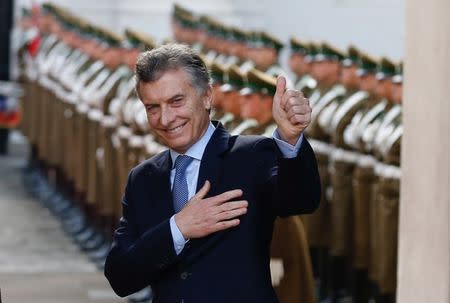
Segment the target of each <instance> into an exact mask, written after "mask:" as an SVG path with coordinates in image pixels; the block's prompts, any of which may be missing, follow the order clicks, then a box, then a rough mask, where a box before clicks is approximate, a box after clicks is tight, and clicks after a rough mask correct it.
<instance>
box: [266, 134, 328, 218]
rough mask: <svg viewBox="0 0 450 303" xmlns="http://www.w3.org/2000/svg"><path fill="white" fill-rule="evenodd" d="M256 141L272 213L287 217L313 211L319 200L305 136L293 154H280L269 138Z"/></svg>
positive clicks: (312, 157) (313, 159)
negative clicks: (258, 146) (292, 155)
mask: <svg viewBox="0 0 450 303" xmlns="http://www.w3.org/2000/svg"><path fill="white" fill-rule="evenodd" d="M266 142H267V143H266ZM259 145H261V146H260V148H262V153H261V154H262V158H261V159H262V160H263V161H262V162H261V163H260V165H259V167H260V169H261V170H262V171H260V173H261V174H262V176H265V177H264V178H265V180H266V181H265V183H269V186H266V187H265V191H270V192H265V194H266V197H271V201H270V204H271V207H272V209H273V212H274V214H275V215H277V216H280V217H287V216H292V215H298V214H307V213H312V212H313V211H315V210H316V209H317V208H318V207H319V202H320V192H321V188H320V177H319V171H318V168H317V161H316V157H315V155H314V151H313V149H312V148H311V145H310V144H309V142H308V141H307V140H306V138H303V142H302V144H301V147H300V150H299V152H298V154H297V156H296V157H294V158H283V157H282V155H281V154H280V152H279V150H278V148H277V147H276V144H275V143H274V142H273V141H272V144H270V142H268V141H267V140H264V141H261V142H260V143H259Z"/></svg>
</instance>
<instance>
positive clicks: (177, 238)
mask: <svg viewBox="0 0 450 303" xmlns="http://www.w3.org/2000/svg"><path fill="white" fill-rule="evenodd" d="M169 223H170V231H171V232H172V240H173V248H174V249H175V253H176V254H177V255H179V254H180V253H181V251H182V250H183V248H184V245H185V244H186V240H185V239H184V237H183V234H182V233H181V231H180V229H179V228H178V226H177V223H176V222H175V215H173V216H172V217H171V218H170V221H169Z"/></svg>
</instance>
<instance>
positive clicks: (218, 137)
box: [195, 123, 230, 196]
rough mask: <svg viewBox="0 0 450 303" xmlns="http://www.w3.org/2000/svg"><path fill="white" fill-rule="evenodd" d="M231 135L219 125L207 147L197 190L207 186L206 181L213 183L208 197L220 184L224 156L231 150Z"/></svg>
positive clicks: (201, 164)
mask: <svg viewBox="0 0 450 303" xmlns="http://www.w3.org/2000/svg"><path fill="white" fill-rule="evenodd" d="M229 138H230V134H229V133H228V132H227V131H226V130H225V128H223V126H222V124H220V123H217V125H216V130H215V131H214V134H213V135H212V137H211V139H210V140H209V142H208V144H207V145H206V148H205V152H204V153H203V158H202V161H201V163H200V170H199V173H198V180H197V189H196V191H195V192H198V191H199V189H200V188H201V187H202V186H203V185H204V184H205V182H206V180H208V181H209V182H210V183H211V191H210V192H209V193H208V196H212V195H214V193H215V188H217V184H218V182H220V174H221V172H222V163H223V161H222V159H221V158H222V156H223V154H224V153H225V152H226V151H227V150H228V149H229V144H228V143H229V142H228V141H229Z"/></svg>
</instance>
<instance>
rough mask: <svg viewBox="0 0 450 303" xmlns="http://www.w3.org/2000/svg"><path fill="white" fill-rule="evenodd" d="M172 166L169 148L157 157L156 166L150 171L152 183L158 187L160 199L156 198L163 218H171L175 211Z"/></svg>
mask: <svg viewBox="0 0 450 303" xmlns="http://www.w3.org/2000/svg"><path fill="white" fill-rule="evenodd" d="M171 168H172V160H171V158H170V153H169V151H168V150H167V151H165V152H164V154H162V155H161V157H159V158H158V159H157V161H156V163H155V166H153V167H152V169H151V170H150V171H149V175H150V177H151V182H152V183H151V184H154V188H155V189H157V191H155V192H157V193H158V199H156V200H157V201H159V203H158V204H157V207H158V212H159V213H160V214H162V216H163V218H169V217H170V216H172V215H173V214H174V213H175V210H174V208H173V198H172V192H171V189H170V170H171ZM149 184H150V183H149ZM152 187H153V186H152ZM152 194H153V193H152Z"/></svg>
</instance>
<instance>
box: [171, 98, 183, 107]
mask: <svg viewBox="0 0 450 303" xmlns="http://www.w3.org/2000/svg"><path fill="white" fill-rule="evenodd" d="M182 101H183V98H176V99H172V102H171V105H174V106H179V105H181V104H182V103H183V102H182Z"/></svg>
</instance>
